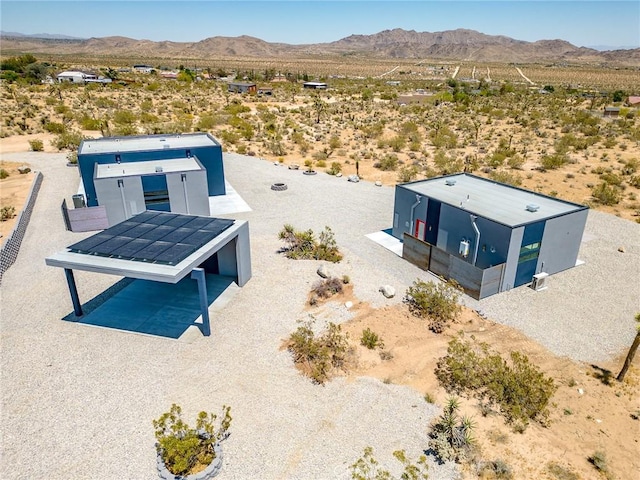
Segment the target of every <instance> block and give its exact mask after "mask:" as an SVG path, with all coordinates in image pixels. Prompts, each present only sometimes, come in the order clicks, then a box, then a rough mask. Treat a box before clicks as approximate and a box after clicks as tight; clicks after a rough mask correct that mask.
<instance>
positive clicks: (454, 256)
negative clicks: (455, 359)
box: [392, 173, 588, 299]
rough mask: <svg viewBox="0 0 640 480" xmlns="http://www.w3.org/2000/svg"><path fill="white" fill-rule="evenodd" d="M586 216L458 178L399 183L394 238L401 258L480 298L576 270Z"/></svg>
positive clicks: (564, 205)
mask: <svg viewBox="0 0 640 480" xmlns="http://www.w3.org/2000/svg"><path fill="white" fill-rule="evenodd" d="M587 213H588V208H587V207H585V206H583V205H578V204H575V203H571V202H567V201H564V200H560V199H557V198H553V197H548V196H546V195H542V194H539V193H535V192H531V191H528V190H524V189H521V188H516V187H512V186H509V185H506V184H502V183H499V182H495V181H492V180H488V179H485V178H481V177H477V176H474V175H469V174H464V173H463V174H456V175H450V176H446V177H437V178H431V179H427V180H420V181H417V182H411V183H405V184H402V185H397V186H396V192H395V204H394V217H393V230H392V234H393V236H394V237H396V238H398V239H400V240H403V253H402V256H403V258H405V259H407V260H408V261H410V262H411V263H413V264H414V265H416V266H418V267H420V268H422V269H424V270H428V271H431V272H433V273H435V274H437V275H439V276H442V277H444V278H447V279H453V280H455V281H456V282H458V283H459V284H460V285H461V286H462V287H463V288H464V289H465V292H466V293H467V294H468V295H469V296H471V297H473V298H476V299H481V298H484V297H487V296H489V295H494V294H496V293H499V292H503V291H506V290H509V289H511V288H514V287H518V286H520V285H524V284H527V283H535V282H536V281H537V279H539V278H543V277H546V276H548V275H552V274H554V273H557V272H561V271H563V270H566V269H568V268H571V267H574V266H576V264H577V260H578V250H579V249H580V242H581V240H582V234H583V231H584V227H585V224H586V221H587ZM532 286H533V285H532Z"/></svg>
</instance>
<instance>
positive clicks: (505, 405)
mask: <svg viewBox="0 0 640 480" xmlns="http://www.w3.org/2000/svg"><path fill="white" fill-rule="evenodd" d="M435 373H436V376H437V377H438V380H439V381H440V383H441V384H442V385H443V386H444V387H445V388H446V389H447V390H448V391H452V392H456V393H470V392H473V393H474V394H475V396H476V397H478V399H480V400H481V401H483V400H486V401H487V402H488V403H489V404H490V405H497V406H498V407H499V408H500V412H501V413H502V415H503V416H504V417H505V419H506V421H507V422H508V423H511V424H513V426H514V428H516V429H520V430H524V428H526V426H527V425H528V423H529V421H530V420H537V421H539V422H541V423H544V422H545V421H546V420H547V418H548V414H549V412H548V409H547V406H548V404H549V400H550V398H551V396H552V395H553V393H554V392H555V390H556V386H555V384H554V382H553V379H552V378H551V377H546V376H545V375H544V373H542V372H541V371H540V369H539V368H538V367H536V366H535V365H532V364H531V363H530V362H529V359H528V358H527V356H526V355H524V354H522V353H519V352H510V354H509V361H507V360H505V359H503V358H502V357H501V356H500V355H499V354H498V353H495V352H491V351H490V350H489V347H488V345H487V344H485V343H481V344H479V345H474V344H472V343H471V342H467V341H463V340H461V339H459V338H454V339H453V340H451V342H449V347H448V349H447V355H446V356H444V357H443V358H441V359H440V360H439V361H438V364H437V367H436V370H435Z"/></svg>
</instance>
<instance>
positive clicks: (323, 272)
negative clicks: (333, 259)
mask: <svg viewBox="0 0 640 480" xmlns="http://www.w3.org/2000/svg"><path fill="white" fill-rule="evenodd" d="M316 273H317V274H318V275H320V276H321V277H322V278H329V269H328V268H327V266H326V265H320V266H319V267H318V270H317V271H316Z"/></svg>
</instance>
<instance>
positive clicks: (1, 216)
mask: <svg viewBox="0 0 640 480" xmlns="http://www.w3.org/2000/svg"><path fill="white" fill-rule="evenodd" d="M15 216H16V207H12V206H10V205H8V206H5V207H2V208H1V209H0V222H6V221H7V220H11V219H12V218H13V217H15Z"/></svg>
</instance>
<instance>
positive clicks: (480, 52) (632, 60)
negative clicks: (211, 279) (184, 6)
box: [0, 28, 640, 66]
mask: <svg viewBox="0 0 640 480" xmlns="http://www.w3.org/2000/svg"><path fill="white" fill-rule="evenodd" d="M0 36H1V38H2V50H3V52H4V53H5V54H7V53H9V54H11V53H26V52H28V53H33V54H38V53H40V54H75V55H100V56H103V55H109V56H121V57H126V58H132V57H139V58H141V59H144V58H197V59H209V58H215V57H221V56H223V57H228V56H241V57H261V58H265V57H267V58H274V57H276V58H277V57H287V56H295V57H304V56H325V55H340V56H347V55H350V56H356V57H362V58H367V57H372V58H387V59H394V58H397V59H434V60H458V61H477V62H501V63H502V62H515V63H527V62H532V63H533V62H550V61H552V62H570V63H607V64H617V65H629V66H640V48H635V49H625V50H608V51H598V50H595V49H592V48H586V47H577V46H575V45H572V44H571V43H569V42H567V41H564V40H539V41H536V42H526V41H523V40H515V39H513V38H509V37H505V36H501V35H486V34H484V33H480V32H477V31H475V30H468V29H457V30H447V31H442V32H416V31H414V30H403V29H400V28H396V29H393V30H384V31H382V32H379V33H375V34H372V35H350V36H348V37H345V38H342V39H340V40H337V41H335V42H330V43H317V44H306V45H291V44H286V43H270V42H266V41H264V40H261V39H259V38H255V37H251V36H247V35H242V36H239V37H222V36H215V37H210V38H206V39H204V40H201V41H198V42H172V41H151V40H137V39H133V38H128V37H119V36H112V37H100V38H89V39H78V38H73V37H67V36H64V35H51V34H39V35H38V36H36V35H22V34H16V33H9V32H0Z"/></svg>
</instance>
